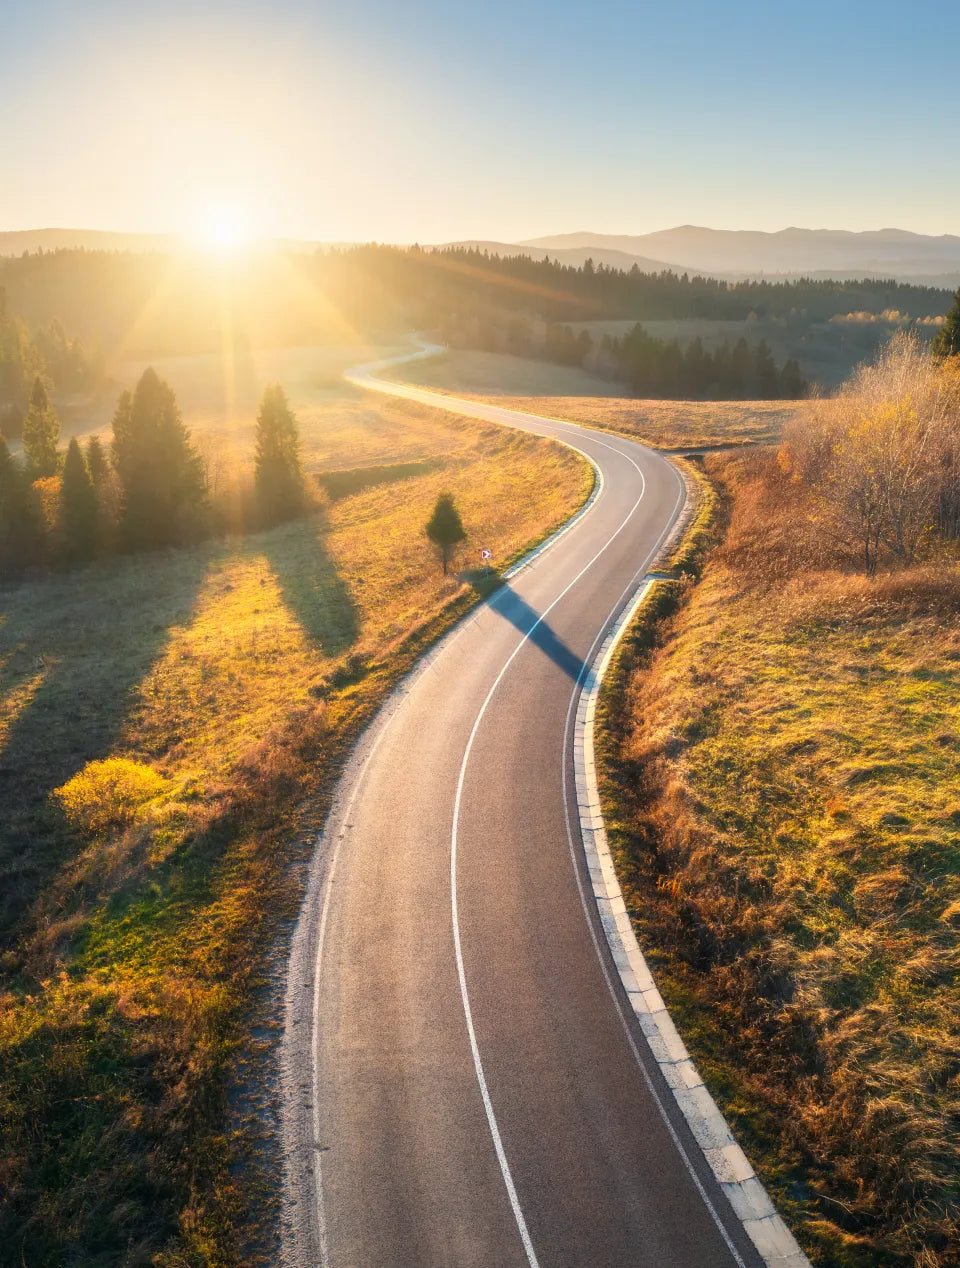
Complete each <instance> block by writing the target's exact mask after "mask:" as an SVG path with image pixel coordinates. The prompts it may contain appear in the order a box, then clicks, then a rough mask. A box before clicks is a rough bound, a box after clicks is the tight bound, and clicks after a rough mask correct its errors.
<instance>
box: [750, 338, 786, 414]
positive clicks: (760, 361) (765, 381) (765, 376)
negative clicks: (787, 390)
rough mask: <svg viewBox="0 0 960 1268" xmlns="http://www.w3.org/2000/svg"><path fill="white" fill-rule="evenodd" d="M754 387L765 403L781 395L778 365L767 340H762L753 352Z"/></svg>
mask: <svg viewBox="0 0 960 1268" xmlns="http://www.w3.org/2000/svg"><path fill="white" fill-rule="evenodd" d="M753 387H754V391H755V392H756V394H757V396H758V398H759V399H760V400H763V401H770V400H774V399H775V398H776V397H777V396H778V395H779V393H780V376H779V374H778V373H777V363H776V361H774V359H773V353H772V352H771V351H770V345H769V344H768V343H767V341H766V339H761V340H760V342H759V343H758V344H757V346H756V347H755V348H754V350H753Z"/></svg>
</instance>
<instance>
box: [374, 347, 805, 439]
mask: <svg viewBox="0 0 960 1268" xmlns="http://www.w3.org/2000/svg"><path fill="white" fill-rule="evenodd" d="M398 377H399V376H398ZM402 377H403V379H404V381H405V382H410V383H417V384H418V385H419V386H422V387H432V388H436V389H437V390H439V391H443V392H450V393H455V394H460V395H466V396H472V397H477V398H478V399H481V400H490V401H492V402H493V403H494V404H496V405H502V406H505V407H506V408H508V409H517V410H522V411H525V412H529V413H533V414H545V415H546V416H547V417H549V418H562V419H568V420H570V421H571V422H575V423H585V424H586V425H587V426H589V427H599V428H603V429H604V430H607V431H615V432H619V433H620V434H621V435H625V436H632V437H634V438H635V439H637V440H642V441H643V442H644V443H645V444H648V445H653V446H654V447H655V448H657V449H691V448H700V447H706V446H715V445H741V444H757V443H763V442H766V441H770V440H773V439H775V438H776V437H778V436H779V435H780V433H781V432H782V430H783V428H784V427H785V426H786V424H787V423H788V422H789V421H790V420H791V419H792V418H794V417H795V416H796V414H797V412H798V411H801V410H804V409H807V408H808V404H807V402H805V401H643V400H635V399H633V398H632V397H624V396H619V395H617V393H618V392H620V391H621V385H619V384H616V383H608V382H607V381H605V380H604V379H598V378H596V377H595V376H593V375H589V374H586V373H585V372H584V371H582V370H577V369H571V368H569V367H567V366H558V365H551V364H550V363H549V362H545V361H527V360H524V359H523V358H521V357H509V356H500V355H499V354H497V353H492V352H450V353H446V354H444V355H443V356H441V357H435V358H432V359H430V360H428V361H423V362H419V363H416V364H414V365H411V366H404V367H403V372H402Z"/></svg>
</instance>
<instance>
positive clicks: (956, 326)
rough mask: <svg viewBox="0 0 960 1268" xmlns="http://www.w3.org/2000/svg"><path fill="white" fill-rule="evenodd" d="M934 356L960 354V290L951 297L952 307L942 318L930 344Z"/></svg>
mask: <svg viewBox="0 0 960 1268" xmlns="http://www.w3.org/2000/svg"><path fill="white" fill-rule="evenodd" d="M931 351H932V352H933V355H934V356H935V357H955V356H957V355H958V354H960V290H958V291H957V293H956V295H955V296H954V299H953V307H952V308H951V309H950V311H949V312H948V313H947V315H946V317H945V318H944V322H943V325H942V326H941V327H940V329H939V330H938V331H937V335H936V338H935V339H934V341H933V344H932V345H931Z"/></svg>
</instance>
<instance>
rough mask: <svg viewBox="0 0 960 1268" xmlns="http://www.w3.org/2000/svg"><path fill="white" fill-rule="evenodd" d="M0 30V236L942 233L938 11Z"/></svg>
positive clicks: (106, 19) (156, 11)
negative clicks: (669, 229)
mask: <svg viewBox="0 0 960 1268" xmlns="http://www.w3.org/2000/svg"><path fill="white" fill-rule="evenodd" d="M5 22H6V25H5V30H4V42H3V46H2V48H0V73H2V74H3V77H4V82H5V84H6V86H7V90H8V96H9V99H10V100H15V101H18V102H20V103H21V104H22V107H23V108H22V109H18V110H17V111H15V112H14V111H12V110H11V111H8V112H7V113H6V115H5V116H4V119H3V120H2V121H0V149H2V152H3V153H4V177H5V180H4V192H3V196H2V198H0V229H2V230H7V231H15V230H23V229H25V228H34V227H45V226H51V227H61V226H62V227H65V228H88V229H93V228H97V229H104V230H108V231H115V232H126V233H134V232H147V233H166V232H169V233H174V234H195V233H198V232H200V233H202V232H204V231H206V230H207V229H208V228H209V227H210V226H211V225H212V226H213V227H214V229H215V230H216V231H218V232H219V231H222V229H223V226H224V225H227V226H228V227H229V228H230V230H231V232H236V233H237V234H244V235H250V234H256V235H262V236H266V237H277V238H293V239H306V240H318V241H372V240H376V241H383V242H398V243H402V242H414V241H421V242H446V241H454V240H460V239H470V238H480V237H484V238H490V239H493V240H499V241H506V242H511V241H512V242H516V241H523V240H525V239H527V238H531V237H535V236H543V235H549V234H551V233H566V232H573V231H576V230H577V229H578V227H582V226H586V227H587V229H588V231H590V232H593V233H613V234H643V233H647V232H654V231H657V230H661V229H663V228H664V227H665V226H679V225H684V224H696V225H709V226H712V227H715V228H718V229H758V230H762V231H766V232H771V231H777V230H780V229H782V228H784V227H788V226H796V225H809V226H813V227H815V226H822V225H828V226H833V227H840V228H844V229H847V230H850V231H853V232H858V231H863V230H868V229H873V228H876V227H878V226H879V227H886V226H896V227H899V228H903V229H908V230H911V231H914V232H919V233H926V234H943V233H954V234H956V233H960V168H958V167H957V165H956V164H951V163H948V162H947V161H946V160H945V156H946V155H948V154H949V153H950V152H951V150H952V144H953V138H952V135H951V127H952V123H951V118H950V112H949V111H948V110H946V109H944V108H943V107H942V106H940V105H939V104H938V103H939V102H941V101H947V100H949V89H950V87H951V86H952V82H953V74H954V60H955V50H956V48H957V47H958V44H960V11H958V10H957V9H956V7H955V6H953V5H948V4H946V3H945V2H944V0H936V2H935V3H932V4H930V5H927V6H925V8H924V9H923V10H921V11H917V12H908V11H906V10H904V9H903V8H902V6H898V5H894V4H893V3H889V2H883V3H879V4H871V5H869V6H868V5H867V4H866V3H865V2H864V0H854V2H853V3H851V4H848V5H847V6H845V7H844V8H843V10H842V11H840V12H837V11H836V6H832V5H830V4H827V3H825V0H815V2H814V3H811V4H808V5H805V6H803V7H802V9H801V8H799V7H797V8H791V9H789V10H778V11H773V10H771V8H770V6H768V5H766V4H761V3H758V2H757V0H740V2H739V3H737V4H734V5H733V6H728V7H725V8H724V9H723V10H722V11H721V10H719V9H718V8H717V7H716V6H712V5H709V4H707V3H705V2H704V0H696V2H692V3H688V4H685V5H683V6H682V7H681V6H670V5H666V4H664V3H662V0H658V2H657V3H653V2H648V3H641V4H637V3H625V2H621V3H616V2H615V3H613V4H612V5H608V6H605V7H604V9H603V10H602V11H600V12H598V11H597V10H595V9H593V8H591V7H588V6H584V5H577V4H570V3H567V4H560V5H551V6H549V7H548V6H547V5H545V4H543V3H541V2H540V0H538V2H536V3H533V4H531V5H529V6H525V7H524V8H522V9H520V10H518V9H516V8H515V7H513V6H511V5H508V4H507V3H506V2H505V0H494V2H493V3H491V4H489V5H486V6H483V7H479V6H470V5H466V4H463V3H455V4H452V5H451V4H444V5H441V4H439V3H438V2H437V0H415V3H412V4H410V5H407V6H404V7H403V9H402V10H400V9H398V7H397V6H395V5H392V4H389V3H387V2H386V0H358V2H357V3H356V4H354V5H353V6H351V7H350V9H349V10H345V9H342V8H338V7H334V6H332V5H324V4H321V5H319V6H318V5H315V4H307V3H305V2H304V0H281V2H280V3H278V4H271V5H268V4H266V3H265V2H264V0H240V2H239V3H235V4H230V5H228V4H226V3H224V0H206V2H205V3H202V4H199V5H198V4H190V5H188V4H186V3H185V2H184V0H171V3H170V4H168V5H164V6H160V5H154V4H148V5H144V6H137V7H136V9H135V10H134V11H131V9H130V7H129V6H126V5H123V4H121V3H119V0H106V2H105V3H104V4H102V5H100V6H98V7H97V10H96V12H94V13H92V12H91V10H90V9H89V7H88V6H84V5H81V4H80V3H79V2H78V0H40V2H39V3H37V4H35V5H32V6H29V7H27V6H20V7H18V8H16V9H15V10H14V11H13V12H11V13H9V14H7V15H6V18H5Z"/></svg>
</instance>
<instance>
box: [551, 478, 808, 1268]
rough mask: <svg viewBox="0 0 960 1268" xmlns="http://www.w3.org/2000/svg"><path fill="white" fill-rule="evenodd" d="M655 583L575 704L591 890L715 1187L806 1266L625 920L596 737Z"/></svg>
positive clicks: (791, 1265) (777, 1266) (607, 646)
mask: <svg viewBox="0 0 960 1268" xmlns="http://www.w3.org/2000/svg"><path fill="white" fill-rule="evenodd" d="M683 474H684V479H685V481H686V482H687V488H688V495H689V494H690V493H691V492H692V490H691V487H690V486H691V483H692V482H691V481H690V479H689V477H688V476H687V475H686V473H683ZM695 501H696V499H695V497H692V496H688V499H687V506H688V508H691V509H690V511H689V512H688V513H687V514H685V515H684V516H683V517H682V518H681V520H680V522H679V524H678V526H677V528H676V529H675V530H674V533H673V535H672V538H671V541H670V542H668V543H667V545H666V546H665V547H664V553H666V551H667V550H669V549H670V546H671V545H672V543H673V542H675V541H676V540H677V539H678V538H679V536H680V534H681V533H682V532H683V531H684V530H685V528H686V526H687V524H688V523H689V521H690V518H691V515H692V507H693V505H694V504H695ZM545 544H546V543H545ZM655 584H656V582H655V581H653V580H650V579H647V580H645V581H644V583H643V584H642V585H641V587H640V589H639V591H638V592H637V595H636V597H635V599H634V602H633V603H632V604H631V605H630V607H629V608H628V609H627V611H625V612H624V613H623V614H622V615H621V616H620V618H619V620H618V621H617V623H616V625H615V626H614V628H613V629H612V630H611V632H610V634H609V635H608V636H607V637H606V639H605V640H604V642H603V644H602V646H601V647H600V650H599V652H598V653H597V657H596V659H595V661H594V662H593V665H592V666H591V667H590V669H589V671H588V673H587V675H586V679H585V681H584V685H583V691H582V693H581V696H580V701H579V705H578V707H577V718H576V724H575V727H574V745H573V764H574V773H575V778H576V790H577V807H578V809H579V815H580V832H581V836H582V838H583V850H584V854H585V855H586V862H587V871H588V873H589V877H590V885H591V887H592V889H593V896H594V899H595V900H596V904H597V910H598V912H599V914H600V924H601V925H602V927H603V932H604V935H605V937H606V939H607V945H608V946H609V948H610V954H611V955H612V956H613V962H614V964H615V965H616V966H617V971H618V972H619V974H620V980H621V982H622V983H623V986H624V989H625V990H626V992H627V997H628V998H629V1000H630V1003H631V1005H632V1006H633V1010H634V1013H635V1014H636V1017H637V1020H638V1022H639V1024H640V1029H641V1031H642V1032H643V1034H644V1037H645V1038H646V1041H647V1044H648V1046H649V1048H650V1052H651V1053H652V1055H653V1059H654V1060H655V1061H656V1063H657V1065H659V1067H660V1069H661V1071H662V1072H663V1076H664V1079H665V1080H666V1082H667V1085H668V1087H669V1088H670V1090H671V1092H672V1093H673V1096H674V1098H675V1099H676V1102H677V1105H678V1106H679V1107H680V1110H681V1112H682V1113H683V1116H684V1118H685V1119H686V1120H687V1123H688V1124H689V1126H690V1130H691V1132H692V1133H693V1137H694V1139H695V1140H696V1142H697V1144H698V1145H699V1146H700V1148H701V1150H702V1151H703V1155H704V1157H705V1158H706V1160H707V1162H708V1164H709V1166H710V1169H711V1171H712V1172H713V1174H714V1175H715V1176H716V1179H717V1183H718V1184H719V1185H720V1187H721V1189H723V1191H724V1193H725V1194H726V1195H727V1198H728V1200H729V1202H730V1205H731V1207H732V1208H733V1211H734V1213H735V1215H736V1216H737V1218H738V1219H739V1220H740V1222H741V1223H742V1224H743V1227H744V1228H745V1229H746V1231H747V1234H748V1235H749V1237H750V1240H751V1241H752V1242H753V1244H754V1246H755V1247H756V1248H757V1251H758V1253H759V1254H760V1256H761V1258H762V1259H763V1261H764V1262H765V1263H766V1264H768V1265H769V1266H770V1268H810V1262H809V1260H808V1259H807V1257H806V1255H804V1253H803V1251H801V1249H800V1247H799V1246H798V1245H797V1242H796V1240H795V1239H794V1236H793V1234H792V1233H791V1232H790V1230H789V1229H788V1228H787V1226H786V1224H785V1223H784V1222H783V1220H782V1219H781V1217H780V1216H779V1215H778V1214H777V1212H776V1209H775V1208H774V1205H773V1203H772V1202H771V1201H770V1198H769V1197H768V1195H767V1191H766V1189H764V1187H763V1185H762V1184H761V1183H760V1181H759V1180H758V1179H757V1176H756V1173H755V1172H754V1170H753V1167H751V1165H750V1162H749V1160H748V1159H747V1157H746V1155H745V1154H744V1152H743V1150H742V1149H741V1148H740V1146H739V1145H738V1144H737V1142H736V1141H735V1140H734V1138H733V1134H732V1133H731V1131H730V1128H729V1127H728V1125H727V1122H726V1119H725V1118H724V1117H723V1115H722V1114H721V1113H720V1110H719V1109H718V1108H717V1104H716V1102H715V1101H714V1099H713V1097H712V1096H711V1095H710V1092H709V1091H708V1090H707V1088H706V1086H705V1085H704V1082H703V1079H702V1078H701V1077H700V1074H699V1072H698V1071H697V1068H696V1066H695V1065H694V1063H693V1062H692V1061H691V1059H690V1054H689V1053H688V1052H687V1050H686V1048H685V1046H684V1043H683V1040H682V1039H681V1038H680V1036H679V1034H678V1033H677V1028H676V1026H674V1024H673V1019H672V1018H671V1016H670V1014H669V1013H668V1012H667V1008H666V1005H665V1004H664V1002H663V999H662V998H661V996H660V992H659V991H658V990H657V988H656V986H655V984H654V981H653V977H652V975H651V973H650V970H649V968H648V966H647V962H646V960H645V959H644V957H643V952H642V951H641V950H640V945H639V943H638V942H637V938H636V935H635V933H634V931H633V926H632V925H631V923H630V918H629V915H628V914H627V909H626V904H625V903H624V900H623V893H622V891H621V889H620V882H619V881H618V880H617V874H616V870H615V868H614V865H613V859H612V857H611V855H610V847H609V844H608V842H607V834H606V830H605V828H604V825H603V815H602V813H601V809H600V792H599V789H598V787H597V771H596V761H595V756H594V735H593V731H594V720H595V717H596V710H597V699H598V697H599V694H600V684H601V683H602V682H603V678H604V675H605V674H606V672H607V670H608V669H609V667H610V661H611V659H612V657H613V653H614V650H615V649H616V646H617V644H618V643H619V641H620V639H621V637H622V636H623V633H624V631H625V630H626V628H627V626H628V625H629V624H630V622H631V621H632V620H633V617H634V615H635V614H636V612H637V609H638V608H639V607H640V604H641V603H642V602H643V600H644V599H645V598H646V596H647V594H648V593H649V592H650V590H651V588H652V587H653V586H654V585H655Z"/></svg>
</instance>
